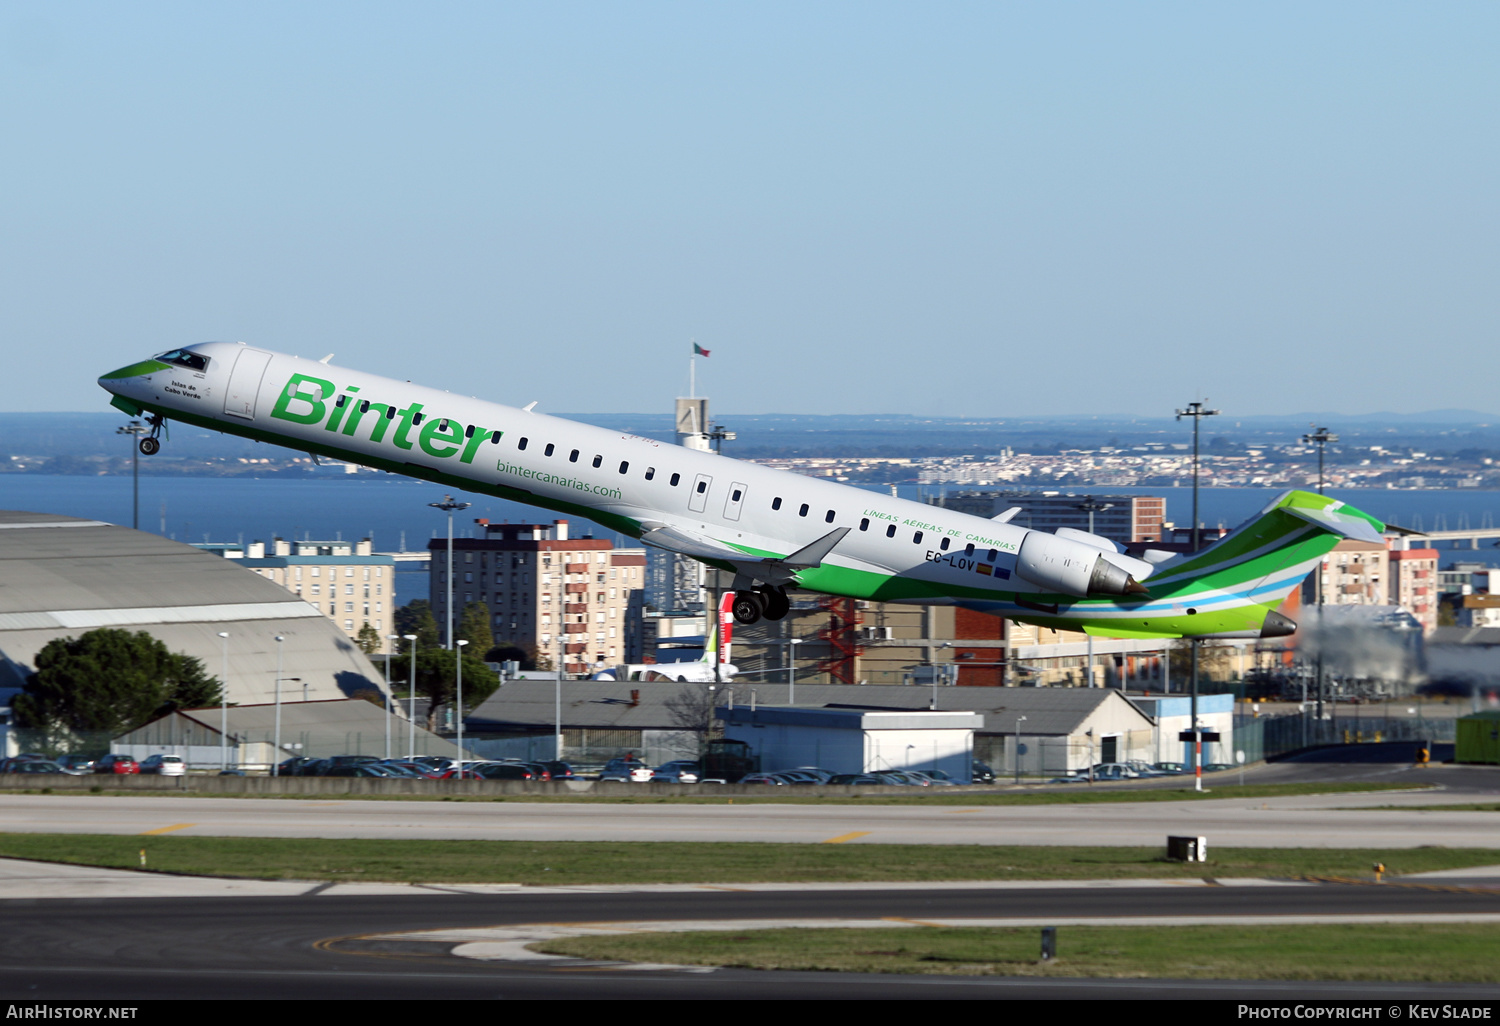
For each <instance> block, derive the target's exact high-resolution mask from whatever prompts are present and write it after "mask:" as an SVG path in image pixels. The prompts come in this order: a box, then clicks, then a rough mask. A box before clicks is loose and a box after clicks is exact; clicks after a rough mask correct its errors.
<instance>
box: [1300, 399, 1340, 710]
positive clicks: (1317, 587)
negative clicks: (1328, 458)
mask: <svg viewBox="0 0 1500 1026" xmlns="http://www.w3.org/2000/svg"><path fill="white" fill-rule="evenodd" d="M1338 440H1339V436H1338V435H1336V434H1334V433H1333V432H1332V431H1329V430H1328V429H1327V428H1326V427H1320V428H1318V429H1317V430H1315V431H1313V432H1312V433H1311V434H1306V435H1303V436H1302V444H1303V445H1316V446H1317V447H1318V494H1319V495H1322V494H1323V449H1324V447H1326V446H1327V445H1328V443H1330V442H1337V441H1338ZM1325 558H1326V557H1325ZM1313 604H1314V605H1316V606H1317V607H1318V635H1319V637H1318V668H1317V682H1316V686H1315V687H1314V688H1313V693H1314V695H1315V696H1316V698H1315V699H1314V700H1315V701H1316V702H1317V719H1318V722H1319V723H1321V722H1323V639H1322V633H1323V560H1321V559H1320V560H1318V569H1317V571H1316V573H1315V574H1314V575H1313ZM1304 697H1305V696H1304ZM1302 715H1303V716H1304V717H1306V715H1307V714H1306V713H1305V712H1304V713H1303V714H1302ZM1302 722H1303V723H1306V722H1307V720H1306V719H1305V718H1304V719H1303V721H1302Z"/></svg>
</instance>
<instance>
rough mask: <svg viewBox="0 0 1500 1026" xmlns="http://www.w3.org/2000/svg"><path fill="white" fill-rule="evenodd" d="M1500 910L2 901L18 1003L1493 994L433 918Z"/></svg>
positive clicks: (1302, 890)
mask: <svg viewBox="0 0 1500 1026" xmlns="http://www.w3.org/2000/svg"><path fill="white" fill-rule="evenodd" d="M1423 913H1425V914H1444V913H1447V914H1450V915H1454V916H1463V917H1473V916H1475V915H1494V916H1496V917H1497V918H1500V892H1488V891H1482V890H1472V889H1429V888H1421V887H1402V886H1387V887H1374V886H1347V885H1327V884H1324V885H1313V886H1286V887H1264V886H1259V887H1255V886H1247V887H1214V886H1128V887H1119V886H1111V887H1088V886H1063V887H1060V886H1043V887H1035V886H1032V887H1007V888H973V887H967V888H966V887H952V886H947V887H940V888H922V887H916V886H911V887H887V888H869V887H858V888H850V887H838V888H822V887H813V888H783V889H756V890H744V891H730V890H708V889H684V888H679V889H677V890H675V891H669V890H664V889H662V888H650V889H642V890H630V889H625V888H611V889H590V890H578V891H572V892H568V891H564V890H560V889H559V890H552V889H548V890H546V891H533V890H532V889H530V888H527V889H523V890H517V891H514V892H511V893H505V894H410V893H409V894H407V895H372V896H358V897H356V896H346V897H337V896H329V895H328V894H327V893H326V892H325V893H311V892H310V893H305V894H303V895H299V896H295V897H229V898H180V899H175V900H170V901H164V900H163V899H161V898H150V899H112V900H111V899H88V900H78V899H73V900H69V899H52V900H48V899H29V900H9V901H0V995H3V996H4V997H5V998H7V999H10V1000H17V999H19V1000H30V1001H45V1000H89V1001H116V1002H119V1001H126V1002H128V1001H134V1000H145V999H153V998H166V997H172V998H204V999H212V1000H225V999H247V998H304V999H305V998H339V999H363V1000H390V999H424V1000H427V999H434V998H475V999H518V998H519V999H556V998H575V999H612V1000H625V999H651V998H655V999H669V998H697V999H719V1000H722V999H746V998H763V999H770V998H796V999H803V1000H809V999H840V1000H845V999H850V998H863V999H867V1000H868V999H903V998H904V999H915V998H920V999H939V998H942V999H948V998H969V999H973V998H981V997H983V998H1018V997H1019V998H1056V997H1068V998H1100V999H1104V998H1110V999H1120V998H1160V997H1196V998H1237V999H1241V1000H1244V999H1261V1000H1272V999H1286V998H1293V997H1295V998H1299V999H1310V998H1327V999H1343V1000H1371V999H1379V1000H1386V999H1390V998H1410V999H1422V998H1426V999H1431V1000H1439V999H1441V1000H1445V1001H1454V1000H1460V999H1476V1000H1480V999H1482V1000H1493V999H1496V998H1500V984H1496V985H1489V984H1486V985H1453V984H1442V985H1424V984H1372V983H1308V982H1305V981H1296V982H1288V983H1279V982H1234V981H1228V982H1216V981H1202V980H1198V981H1171V980H1057V979H1026V978H1005V977H924V976H894V975H861V974H844V973H787V972H751V971H744V970H715V971H712V972H703V971H701V970H696V971H691V972H688V971H682V970H675V969H659V970H647V971H641V970H636V969H630V968H626V967H622V966H611V965H604V966H601V965H598V964H580V963H577V962H573V961H571V960H564V961H562V962H535V961H532V962H514V961H498V962H495V961H480V960H476V959H473V958H463V957H455V956H454V955H452V954H451V953H450V952H451V950H452V948H453V947H454V946H455V945H454V943H453V942H450V941H434V940H425V941H424V940H407V941H400V940H390V939H382V938H383V937H384V936H385V935H389V934H398V933H404V932H410V931H417V930H432V929H461V928H469V929H472V928H478V927H484V928H489V929H493V928H496V927H506V926H525V925H527V924H537V923H552V924H556V923H566V922H578V921H582V920H587V921H590V922H593V923H601V922H639V921H645V920H662V919H671V920H679V921H697V922H705V921H713V920H720V921H730V920H768V919H770V920H788V919H806V918H810V917H816V918H826V919H847V920H883V919H887V918H892V917H898V918H902V919H910V920H920V921H932V920H950V919H951V920H972V919H980V918H990V919H1018V918H1021V919H1028V920H1039V919H1041V918H1049V917H1050V918H1055V919H1059V920H1069V919H1089V920H1094V919H1099V918H1118V917H1151V918H1160V917H1167V916H1178V917H1181V916H1214V917H1218V916H1256V917H1275V916H1307V915H1314V914H1321V915H1337V916H1350V915H1353V916H1359V917H1363V918H1366V919H1378V918H1379V917H1381V916H1387V917H1389V916H1405V915H1412V914H1423Z"/></svg>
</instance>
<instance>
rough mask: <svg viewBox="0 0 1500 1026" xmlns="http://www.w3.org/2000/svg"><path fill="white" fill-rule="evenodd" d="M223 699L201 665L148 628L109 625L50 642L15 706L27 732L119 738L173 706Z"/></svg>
mask: <svg viewBox="0 0 1500 1026" xmlns="http://www.w3.org/2000/svg"><path fill="white" fill-rule="evenodd" d="M221 694H222V689H221V684H220V682H219V681H218V680H215V679H214V678H212V677H210V676H209V675H208V674H207V673H206V672H205V670H204V668H203V662H202V661H201V660H199V659H195V658H193V657H192V656H189V655H184V654H181V653H176V652H172V651H171V650H169V649H168V648H167V646H166V645H164V644H162V643H161V642H160V641H158V640H157V639H156V638H153V637H152V636H151V635H150V634H147V633H146V632H145V631H136V632H134V633H132V632H130V631H123V630H117V629H115V628H110V627H104V628H100V629H99V630H93V631H88V632H87V633H85V634H83V635H81V636H79V637H77V638H54V639H53V640H52V641H49V642H47V644H46V645H45V646H43V647H42V650H41V651H40V652H38V653H37V656H36V672H35V673H33V674H31V675H30V676H29V677H27V678H26V687H25V689H24V691H23V692H22V693H21V694H19V695H17V696H16V697H15V699H14V701H13V702H12V707H13V709H14V711H15V716H16V724H17V726H20V727H23V728H30V729H33V730H46V731H49V732H54V733H56V732H63V731H66V732H72V733H90V732H98V733H107V734H109V735H111V736H118V735H120V734H123V733H125V732H126V731H129V730H134V729H135V728H136V727H139V726H140V725H141V724H143V723H146V722H147V721H149V720H151V719H153V718H155V717H157V716H160V715H163V714H165V713H168V712H171V711H172V710H173V709H190V708H197V707H202V706H206V705H213V704H215V703H217V702H219V701H220V696H221Z"/></svg>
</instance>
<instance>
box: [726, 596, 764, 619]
mask: <svg viewBox="0 0 1500 1026" xmlns="http://www.w3.org/2000/svg"><path fill="white" fill-rule="evenodd" d="M765 612H766V604H765V600H764V599H762V598H761V596H760V594H759V593H758V592H754V591H737V592H735V593H734V622H735V623H741V624H752V623H756V622H757V621H759V620H760V618H761V617H762V616H764V615H765Z"/></svg>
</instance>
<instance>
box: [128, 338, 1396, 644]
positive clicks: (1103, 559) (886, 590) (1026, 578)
mask: <svg viewBox="0 0 1500 1026" xmlns="http://www.w3.org/2000/svg"><path fill="white" fill-rule="evenodd" d="M331 359H332V355H331V354H330V356H328V357H325V358H324V359H322V360H317V361H314V360H306V359H302V358H300V357H296V356H288V355H286V354H284V353H274V352H271V351H269V350H266V349H260V348H256V347H253V346H247V345H244V344H242V343H238V344H237V343H228V342H205V343H200V344H197V345H192V346H187V347H185V348H182V349H174V350H171V351H170V352H166V353H163V354H161V355H160V356H156V357H152V358H151V359H148V360H144V361H141V362H139V363H135V364H131V365H130V366H127V367H122V368H120V369H119V370H116V371H112V372H110V373H108V374H106V375H104V376H103V377H101V378H100V379H99V383H100V385H101V386H103V387H104V388H105V389H107V390H108V391H110V392H111V393H113V395H114V398H113V399H112V400H111V402H112V404H113V405H114V406H116V407H117V408H119V409H121V410H123V411H124V412H126V413H127V414H130V415H131V416H139V415H143V414H144V415H146V416H147V419H148V420H149V421H150V423H151V424H152V432H151V435H150V436H149V437H147V438H143V439H141V441H140V447H141V452H143V453H145V454H147V455H150V454H152V453H154V452H156V451H157V450H158V449H159V448H160V441H159V438H158V435H159V433H160V430H161V428H162V426H163V424H164V423H165V422H166V421H167V420H179V421H184V422H186V423H189V424H195V425H197V426H199V427H205V428H209V429H213V430H217V431H224V432H229V433H231V434H236V435H242V436H244V437H247V438H255V439H258V440H260V441H263V442H270V443H273V444H276V445H283V446H287V447H290V448H293V449H299V450H303V451H306V452H309V453H313V454H315V455H321V456H328V457H332V458H335V459H340V460H346V461H349V462H353V463H359V464H363V465H365V466H369V467H375V468H379V469H381V470H387V471H391V472H392V473H397V474H407V475H410V476H412V477H417V478H423V479H425V480H428V481H433V482H436V483H438V484H441V485H444V486H446V487H450V488H457V489H466V490H469V491H474V492H482V493H486V494H490V495H495V496H499V497H501V498H505V499H514V500H517V501H520V502H525V503H530V504H532V505H535V506H542V507H545V508H547V509H551V510H556V511H558V512H563V513H570V514H575V515H578V516H582V517H585V518H587V519H591V520H594V521H595V522H597V523H599V524H601V525H603V526H604V527H606V528H608V529H610V530H614V531H619V532H621V533H623V534H627V535H630V536H631V537H634V538H639V539H640V540H641V541H643V542H645V543H646V544H648V545H653V546H657V547H659V548H662V549H666V550H668V551H671V552H676V553H680V554H683V555H687V556H691V557H693V558H695V559H698V560H701V561H702V562H704V563H707V564H709V565H711V566H715V567H718V568H720V569H722V570H726V571H730V572H732V573H733V574H734V575H735V576H734V602H733V608H734V617H735V619H736V620H737V621H738V622H740V623H754V622H755V621H757V620H759V619H761V618H762V617H765V618H768V619H773V620H776V619H780V618H782V617H784V616H785V615H786V614H787V612H788V610H789V608H790V606H789V603H788V600H787V597H786V587H787V585H790V584H796V585H797V586H798V587H802V588H807V589H809V590H812V591H821V592H826V593H830V594H835V595H844V596H851V597H854V598H861V599H879V600H883V601H896V602H914V603H948V604H956V605H961V606H964V607H967V608H971V609H976V610H979V611H982V612H987V613H993V614H996V615H999V616H1005V617H1009V618H1011V619H1014V620H1021V621H1025V622H1028V623H1034V624H1040V625H1045V626H1050V627H1058V628H1062V629H1071V630H1083V631H1086V632H1088V633H1091V634H1098V635H1105V636H1113V637H1236V638H1245V637H1275V636H1280V635H1285V634H1290V633H1291V632H1292V631H1293V630H1295V629H1296V625H1295V624H1294V623H1292V621H1291V620H1289V619H1287V618H1286V617H1285V616H1282V615H1280V614H1278V613H1276V612H1275V611H1274V609H1275V606H1276V605H1278V604H1279V603H1280V602H1281V600H1282V599H1283V598H1285V596H1286V595H1287V593H1288V592H1289V591H1290V590H1291V589H1292V588H1293V587H1295V586H1296V585H1297V584H1298V583H1299V582H1300V581H1301V580H1302V578H1303V577H1304V576H1306V574H1307V573H1308V572H1309V571H1310V570H1311V569H1312V567H1313V566H1315V565H1316V564H1317V562H1318V560H1320V559H1321V558H1322V556H1323V555H1324V554H1325V553H1326V552H1328V551H1329V550H1330V549H1332V548H1333V546H1334V545H1335V544H1336V543H1337V542H1338V541H1339V539H1340V538H1342V537H1350V538H1360V539H1364V540H1379V539H1380V538H1381V534H1380V531H1381V530H1382V528H1383V525H1382V524H1381V523H1380V522H1379V521H1377V520H1375V519H1374V518H1373V517H1370V516H1368V515H1366V514H1364V513H1361V512H1360V511H1359V510H1356V509H1354V508H1353V507H1351V506H1346V505H1344V504H1343V503H1341V502H1337V501H1335V500H1333V499H1328V498H1325V497H1324V496H1321V495H1314V494H1311V493H1308V492H1288V493H1286V494H1285V495H1282V496H1281V497H1279V498H1277V499H1276V500H1274V501H1272V502H1271V503H1269V504H1268V505H1267V506H1266V507H1265V508H1264V509H1263V510H1262V511H1261V513H1260V515H1258V516H1256V517H1254V518H1252V519H1250V520H1248V521H1246V523H1245V524H1243V525H1241V526H1240V527H1239V528H1238V529H1236V531H1235V532H1233V533H1232V534H1230V535H1229V536H1228V537H1226V538H1224V539H1223V540H1221V541H1219V542H1217V543H1216V544H1214V545H1212V546H1210V547H1209V548H1207V549H1205V550H1204V551H1203V552H1201V553H1198V554H1196V555H1179V556H1172V557H1168V556H1167V554H1165V553H1161V554H1159V555H1160V556H1161V559H1160V560H1159V561H1158V562H1147V561H1145V560H1141V559H1134V558H1132V557H1130V556H1127V555H1124V554H1123V553H1121V552H1120V551H1119V547H1118V546H1117V545H1115V543H1113V542H1111V541H1109V540H1108V539H1105V538H1102V537H1099V536H1097V535H1091V534H1088V533H1086V532H1083V531H1074V530H1068V529H1062V530H1059V531H1058V532H1056V533H1055V534H1052V533H1047V532H1043V531H1033V530H1028V529H1027V528H1024V527H1018V526H1016V525H1013V524H1010V523H1007V522H1005V521H1006V519H1007V515H1005V514H1002V515H1001V516H1000V517H997V518H996V519H994V520H986V519H984V518H982V517H975V516H970V515H967V514H964V513H958V512H954V511H952V510H947V509H942V508H939V507H934V506H928V505H924V504H922V503H917V502H911V501H908V500H904V499H898V498H894V497H891V496H887V495H882V494H879V493H876V492H870V491H865V490H864V489H860V488H853V487H849V486H847V485H839V484H835V483H833V482H829V481H820V480H815V479H813V478H809V477H804V476H802V475H799V474H791V473H787V472H784V471H777V470H771V469H768V468H765V467H759V466H756V465H754V464H750V463H743V462H740V461H737V460H734V459H730V458H728V457H724V456H720V455H716V454H714V453H711V452H700V451H697V450H692V449H685V448H682V447H680V446H676V445H670V444H667V443H663V442H658V441H655V440H653V439H650V438H640V437H637V436H635V435H627V434H620V433H619V432H616V431H610V430H607V429H605V428H597V427H591V426H589V425H586V424H579V423H576V422H574V421H568V420H562V419H559V418H556V417H549V416H546V415H545V414H540V413H536V412H535V411H534V409H533V407H534V406H535V405H536V404H535V403H532V404H530V405H528V406H526V407H523V408H521V409H516V408H514V407H508V406H500V405H497V404H495V403H489V402H485V401H483V400H480V399H474V398H465V397H463V396H458V395H453V394H451V393H448V392H444V391H441V390H439V389H433V388H425V387H422V386H420V385H413V384H411V383H409V382H404V381H396V380H392V379H390V378H382V377H378V376H376V375H373V374H366V373H363V372H361V371H356V370H350V369H346V368H343V367H337V366H334V365H333V364H332V363H331V362H330V361H331ZM1148 577H1149V578H1151V590H1150V592H1148V591H1147V589H1146V587H1145V586H1144V585H1142V584H1141V583H1139V582H1140V581H1143V580H1145V579H1147V578H1148Z"/></svg>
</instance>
